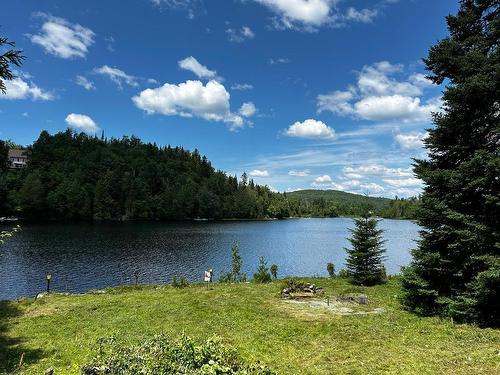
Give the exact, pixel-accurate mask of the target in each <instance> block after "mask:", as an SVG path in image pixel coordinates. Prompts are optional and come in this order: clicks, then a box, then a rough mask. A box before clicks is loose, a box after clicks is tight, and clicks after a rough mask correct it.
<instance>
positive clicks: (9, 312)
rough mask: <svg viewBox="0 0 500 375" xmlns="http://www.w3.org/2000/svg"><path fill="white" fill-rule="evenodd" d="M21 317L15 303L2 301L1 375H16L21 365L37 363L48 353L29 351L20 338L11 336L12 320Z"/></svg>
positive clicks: (38, 350)
mask: <svg viewBox="0 0 500 375" xmlns="http://www.w3.org/2000/svg"><path fill="white" fill-rule="evenodd" d="M19 315H21V310H20V309H19V308H17V307H16V305H15V302H8V301H0V374H15V373H16V372H17V371H18V370H20V368H19V365H20V362H21V357H22V358H23V359H22V364H30V363H35V362H37V361H38V360H40V359H41V358H43V357H44V356H45V355H46V353H45V352H44V351H43V350H41V349H27V348H25V347H24V345H23V344H24V340H23V339H22V338H20V337H11V336H9V329H10V327H11V325H12V324H13V323H12V319H14V318H15V317H17V316H19ZM21 368H22V367H21Z"/></svg>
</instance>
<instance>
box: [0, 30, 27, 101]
mask: <svg viewBox="0 0 500 375" xmlns="http://www.w3.org/2000/svg"><path fill="white" fill-rule="evenodd" d="M3 46H9V47H15V43H14V42H12V41H10V40H9V39H7V38H5V37H1V36H0V50H2V49H3V48H5V47H3ZM23 60H24V56H23V52H22V51H20V50H15V49H10V50H8V51H6V52H5V53H3V54H1V55H0V94H6V93H7V87H6V86H5V81H10V80H12V79H14V78H16V77H15V76H14V74H13V73H12V70H11V65H15V66H18V67H19V66H21V64H22V63H23Z"/></svg>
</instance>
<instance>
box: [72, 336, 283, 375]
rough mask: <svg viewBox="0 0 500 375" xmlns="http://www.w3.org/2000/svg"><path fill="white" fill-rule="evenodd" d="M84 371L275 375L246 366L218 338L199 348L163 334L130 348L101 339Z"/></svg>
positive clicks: (87, 374) (148, 374) (123, 374)
mask: <svg viewBox="0 0 500 375" xmlns="http://www.w3.org/2000/svg"><path fill="white" fill-rule="evenodd" d="M81 372H82V374H83V375H99V374H112V375H113V374H116V375H118V374H119V375H132V374H134V375H135V374H143V375H153V374H172V375H173V374H179V375H180V374H190V375H212V374H213V375H216V374H221V375H223V374H241V375H243V374H248V375H270V374H273V373H272V372H271V371H270V370H269V369H268V368H267V367H266V366H263V365H261V364H258V363H257V364H248V363H246V362H245V361H244V360H243V359H242V358H241V357H240V356H239V355H238V353H237V352H236V351H235V350H234V349H230V348H227V347H225V346H224V345H223V344H222V342H221V340H220V338H218V337H214V338H210V339H208V340H207V341H206V342H203V343H202V344H200V345H198V344H197V343H195V342H194V341H193V340H191V339H190V338H189V337H187V336H183V337H181V338H180V339H179V340H172V339H170V338H169V337H168V336H166V335H164V334H160V335H156V336H154V337H152V338H150V339H147V340H145V341H144V342H142V343H140V344H137V345H131V346H128V345H122V344H120V343H119V342H118V341H117V340H116V339H115V338H113V337H111V338H107V339H101V340H100V341H99V346H98V349H97V353H96V354H95V356H94V358H92V360H90V361H89V362H88V363H87V364H85V365H84V366H83V367H82V368H81Z"/></svg>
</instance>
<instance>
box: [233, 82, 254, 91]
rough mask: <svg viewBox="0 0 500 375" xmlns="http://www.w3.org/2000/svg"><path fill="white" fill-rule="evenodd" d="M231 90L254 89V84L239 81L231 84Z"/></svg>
mask: <svg viewBox="0 0 500 375" xmlns="http://www.w3.org/2000/svg"><path fill="white" fill-rule="evenodd" d="M231 90H235V91H247V90H253V86H252V85H250V84H248V83H237V84H235V85H232V86H231Z"/></svg>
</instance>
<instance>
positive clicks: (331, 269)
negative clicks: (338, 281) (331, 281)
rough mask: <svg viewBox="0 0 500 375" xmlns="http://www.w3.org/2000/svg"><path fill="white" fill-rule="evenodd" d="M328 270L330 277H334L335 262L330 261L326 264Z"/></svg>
mask: <svg viewBox="0 0 500 375" xmlns="http://www.w3.org/2000/svg"><path fill="white" fill-rule="evenodd" d="M326 270H327V271H328V274H329V275H330V277H334V276H335V264H333V263H328V264H327V265H326Z"/></svg>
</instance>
